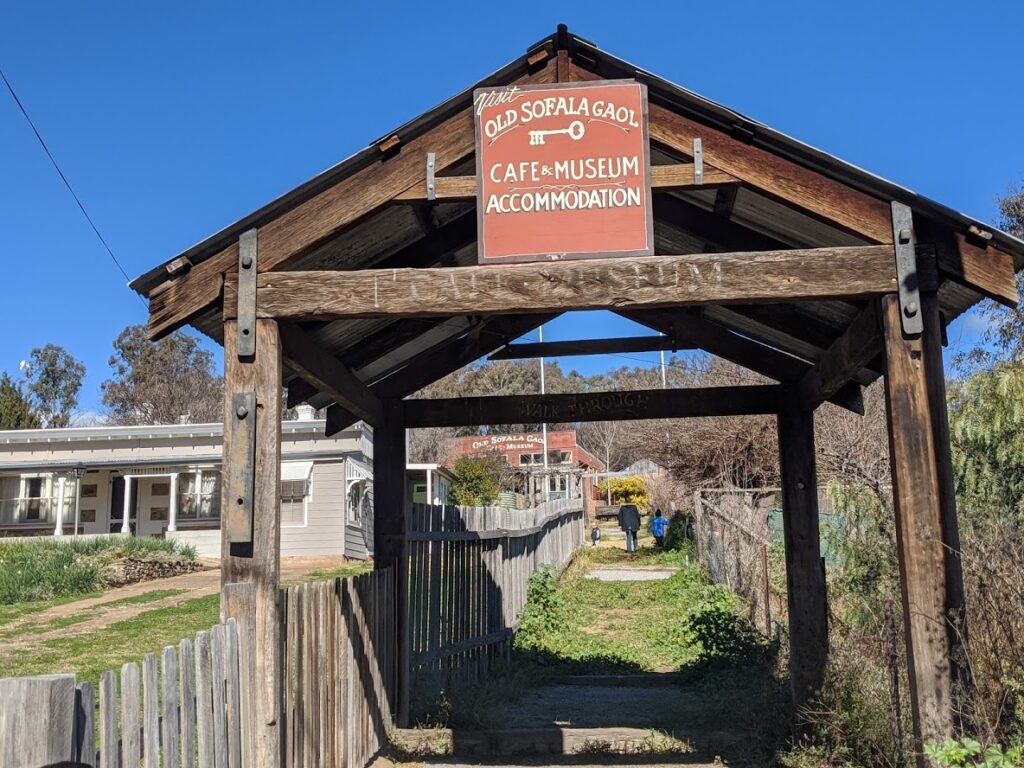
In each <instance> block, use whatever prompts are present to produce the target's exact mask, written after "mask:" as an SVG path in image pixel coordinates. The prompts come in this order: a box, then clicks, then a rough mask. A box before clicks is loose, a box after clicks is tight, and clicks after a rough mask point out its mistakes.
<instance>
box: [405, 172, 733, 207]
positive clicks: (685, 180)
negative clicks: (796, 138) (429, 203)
mask: <svg viewBox="0 0 1024 768" xmlns="http://www.w3.org/2000/svg"><path fill="white" fill-rule="evenodd" d="M738 181H739V179H737V178H736V177H735V176H733V175H732V174H730V173H726V172H725V171H720V170H718V169H717V168H711V167H709V166H708V165H707V164H706V163H705V165H704V181H703V183H702V184H697V183H696V182H695V181H694V179H693V163H673V164H671V165H652V166H651V188H652V189H655V190H660V191H665V192H667V191H670V190H674V189H693V188H697V189H699V188H701V187H702V186H704V187H713V186H716V185H718V184H735V183H737V182H738ZM476 186H477V185H476V176H438V177H437V178H436V179H435V180H434V194H435V197H436V199H437V200H444V201H447V202H451V201H455V200H474V199H476V192H477V189H476ZM426 199H427V182H426V181H425V180H424V181H418V182H416V183H415V184H413V185H412V186H411V187H409V188H408V189H407V190H405V192H402V193H401V194H400V195H397V196H396V197H395V202H402V203H407V202H422V201H424V200H426Z"/></svg>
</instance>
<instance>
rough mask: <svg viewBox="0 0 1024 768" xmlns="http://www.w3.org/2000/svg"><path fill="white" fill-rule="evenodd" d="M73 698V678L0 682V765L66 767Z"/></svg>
mask: <svg viewBox="0 0 1024 768" xmlns="http://www.w3.org/2000/svg"><path fill="white" fill-rule="evenodd" d="M75 695H76V692H75V676H74V675H39V676H37V677H9V678H7V679H4V680H0V765H3V766H55V765H65V764H67V763H68V762H69V761H70V760H71V757H72V751H73V749H74V740H75V739H74V737H75ZM90 762H91V761H90Z"/></svg>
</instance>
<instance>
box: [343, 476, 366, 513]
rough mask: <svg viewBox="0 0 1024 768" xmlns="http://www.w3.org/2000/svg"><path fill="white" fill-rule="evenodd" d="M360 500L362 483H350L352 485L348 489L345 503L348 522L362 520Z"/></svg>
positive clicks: (361, 498) (361, 499)
mask: <svg viewBox="0 0 1024 768" xmlns="http://www.w3.org/2000/svg"><path fill="white" fill-rule="evenodd" d="M362 501H363V484H362V483H352V487H351V488H349V489H348V499H347V502H348V503H347V504H346V505H345V506H347V507H348V521H349V522H350V523H358V522H359V521H360V520H362V516H363V511H362Z"/></svg>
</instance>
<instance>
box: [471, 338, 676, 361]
mask: <svg viewBox="0 0 1024 768" xmlns="http://www.w3.org/2000/svg"><path fill="white" fill-rule="evenodd" d="M679 349H691V346H690V345H689V344H681V343H680V342H679V341H677V340H676V339H672V338H669V337H668V336H634V337H627V338H621V339H580V340H579V341H545V342H541V343H530V344H509V345H508V346H505V347H502V348H501V349H499V350H498V351H497V352H495V353H494V354H492V355H491V356H490V357H489V358H488V359H489V360H524V359H533V358H535V357H565V356H573V355H608V354H614V353H617V352H657V351H659V350H666V351H667V350H672V351H673V352H674V351H676V350H679Z"/></svg>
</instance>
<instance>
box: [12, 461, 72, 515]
mask: <svg viewBox="0 0 1024 768" xmlns="http://www.w3.org/2000/svg"><path fill="white" fill-rule="evenodd" d="M74 498H75V480H74V478H65V479H64V519H65V520H68V519H69V515H70V514H71V512H72V510H73V509H74V507H73V502H74ZM59 500H60V476H59V475H44V474H39V475H21V476H8V477H4V478H0V524H6V525H11V524H17V523H37V524H38V523H50V522H53V521H55V520H56V519H57V506H58V501H59Z"/></svg>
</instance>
